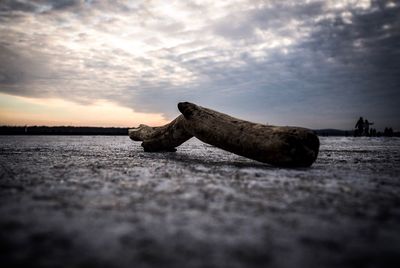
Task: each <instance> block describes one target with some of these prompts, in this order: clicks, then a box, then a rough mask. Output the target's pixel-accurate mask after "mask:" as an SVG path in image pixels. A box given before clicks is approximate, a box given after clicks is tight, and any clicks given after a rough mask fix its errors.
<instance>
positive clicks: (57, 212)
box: [0, 136, 400, 267]
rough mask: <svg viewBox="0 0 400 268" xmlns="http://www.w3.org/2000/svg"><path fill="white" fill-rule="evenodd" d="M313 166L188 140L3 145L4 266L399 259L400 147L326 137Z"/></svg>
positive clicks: (0, 234)
mask: <svg viewBox="0 0 400 268" xmlns="http://www.w3.org/2000/svg"><path fill="white" fill-rule="evenodd" d="M320 139H321V149H320V154H319V157H318V159H317V161H316V163H314V165H313V166H312V167H311V168H303V169H283V168H275V167H272V166H269V165H265V164H262V163H258V162H255V161H252V160H248V159H245V158H243V157H239V156H236V155H233V154H230V153H227V152H225V151H222V150H219V149H217V148H214V147H212V146H209V145H207V144H204V143H201V142H200V141H198V140H195V139H192V140H190V141H189V142H187V143H185V144H183V145H182V146H181V147H179V148H178V151H177V152H176V153H144V152H143V151H142V149H141V147H140V143H135V142H132V141H131V140H129V138H128V137H121V136H116V137H112V136H110V137H107V136H106V137H104V136H93V137H92V136H82V137H80V136H0V215H2V216H1V218H0V241H1V242H0V243H1V244H2V245H1V246H2V248H3V249H4V252H6V254H1V255H0V261H1V262H2V263H9V264H10V265H14V266H16V265H25V266H30V267H32V266H38V267H47V266H48V267H54V266H58V267H60V266H62V267H74V266H75V267H81V266H85V267H91V266H93V267H133V266H134V267H154V266H162V267H169V266H170V267H204V266H208V267H213V266H214V267H265V266H266V265H268V266H270V267H299V266H303V267H321V266H325V267H326V266H331V267H337V266H341V267H342V266H344V267H354V266H360V267H363V266H367V265H370V266H372V267H373V266H382V265H386V266H387V265H388V264H390V263H395V264H396V263H397V264H400V261H399V257H398V256H400V255H399V254H400V231H399V228H398V226H400V181H399V174H400V139H398V138H348V137H338V138H336V137H322V138H320Z"/></svg>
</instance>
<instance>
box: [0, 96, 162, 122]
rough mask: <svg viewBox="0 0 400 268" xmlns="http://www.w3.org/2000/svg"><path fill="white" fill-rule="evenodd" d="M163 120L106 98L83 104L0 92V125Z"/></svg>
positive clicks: (159, 116)
mask: <svg viewBox="0 0 400 268" xmlns="http://www.w3.org/2000/svg"><path fill="white" fill-rule="evenodd" d="M166 123H168V121H167V120H166V118H165V117H164V116H163V115H162V114H159V113H138V112H135V111H133V110H132V109H130V108H126V107H122V106H118V105H117V104H115V103H113V102H110V101H107V100H98V101H95V102H93V103H92V104H88V105H84V104H78V103H75V102H71V101H66V100H62V99H56V98H43V99H39V98H27V97H17V96H12V95H8V94H0V125H29V126H33V125H46V126H61V125H64V126H66V125H69V126H97V127H134V126H137V125H139V124H147V125H150V126H158V125H164V124H166Z"/></svg>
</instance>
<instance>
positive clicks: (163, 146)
mask: <svg viewBox="0 0 400 268" xmlns="http://www.w3.org/2000/svg"><path fill="white" fill-rule="evenodd" d="M178 109H179V111H180V112H181V113H182V115H179V116H178V117H177V118H176V119H175V120H173V121H172V122H171V123H169V124H167V125H165V126H161V127H149V126H146V125H140V126H139V127H138V128H133V129H129V137H130V138H131V139H132V140H134V141H143V143H142V147H143V149H144V151H146V152H160V151H176V149H175V148H176V147H177V146H179V145H181V144H182V143H184V142H185V141H187V140H188V139H190V138H192V137H193V136H194V137H196V138H198V139H199V140H201V141H203V142H205V143H208V144H211V145H214V146H216V147H218V148H221V149H224V150H226V151H229V152H232V153H235V154H238V155H241V156H245V157H248V158H250V159H254V160H257V161H260V162H263V163H268V164H271V165H275V166H283V167H308V166H311V164H312V163H313V162H314V161H315V160H316V159H317V156H318V150H319V139H318V137H317V136H316V135H315V134H314V133H313V132H312V131H311V130H309V129H306V128H300V127H280V126H270V125H262V124H256V123H252V122H248V121H244V120H240V119H237V118H234V117H231V116H229V115H226V114H223V113H220V112H217V111H214V110H211V109H207V108H204V107H201V106H197V105H195V104H193V103H189V102H181V103H179V104H178Z"/></svg>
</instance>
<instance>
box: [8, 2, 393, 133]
mask: <svg viewBox="0 0 400 268" xmlns="http://www.w3.org/2000/svg"><path fill="white" fill-rule="evenodd" d="M179 101H192V102H195V103H197V104H199V105H202V106H206V107H210V108H213V109H217V110H219V111H222V112H225V113H229V114H232V115H234V116H236V117H240V118H243V119H247V120H252V121H256V122H261V123H269V124H276V125H299V126H305V127H310V128H328V127H332V128H342V129H351V128H353V127H354V124H355V121H356V119H357V118H358V117H359V116H364V117H366V118H367V119H369V120H370V121H373V122H375V126H376V127H377V128H383V127H385V126H392V127H394V128H396V129H400V119H399V115H400V113H399V112H400V3H399V1H389V0H387V1H383V0H382V1H381V0H372V1H370V0H331V1H330V0H326V1H320V0H309V1H299V0H290V1H289V0H288V1H282V0H277V1H274V0H264V1H258V0H229V1H222V0H219V1H215V0H210V1H209V0H202V1H200V0H198V1H185V0H182V1H172V0H171V1H163V0H160V1H157V0H154V1H152V0H148V1H139V0H137V1H111V0H110V1H90V0H86V1H83V0H81V1H73V0H59V1H56V0H36V1H34V0H32V1H22V0H19V1H18V0H1V1H0V125H2V124H12V125H21V124H22V125H23V124H28V125H34V124H42V125H65V124H69V125H71V124H72V125H92V126H96V125H97V126H98V125H103V126H112V125H114V126H135V125H137V124H139V123H148V124H151V125H157V124H163V123H166V122H168V121H169V120H171V119H173V118H174V117H175V116H177V115H178V113H179V112H178V110H177V108H176V104H177V102H179Z"/></svg>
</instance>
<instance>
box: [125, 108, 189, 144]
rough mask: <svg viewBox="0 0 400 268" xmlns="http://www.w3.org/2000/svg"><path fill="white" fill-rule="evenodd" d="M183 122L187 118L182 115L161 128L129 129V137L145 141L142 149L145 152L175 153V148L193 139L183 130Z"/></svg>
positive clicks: (143, 127) (141, 126) (144, 126)
mask: <svg viewBox="0 0 400 268" xmlns="http://www.w3.org/2000/svg"><path fill="white" fill-rule="evenodd" d="M183 120H185V118H184V117H183V115H180V116H178V117H177V118H175V119H174V120H173V121H172V122H171V123H169V124H167V125H165V126H161V127H149V126H146V125H139V127H137V128H132V129H129V130H128V135H129V137H130V138H131V139H132V140H134V141H143V143H142V147H143V149H144V151H145V152H160V151H168V152H174V151H176V149H175V147H178V146H179V145H181V144H182V143H184V142H185V141H187V140H188V139H190V138H192V137H193V135H191V134H190V133H188V132H187V131H186V129H185V128H183V125H182V121H183Z"/></svg>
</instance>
